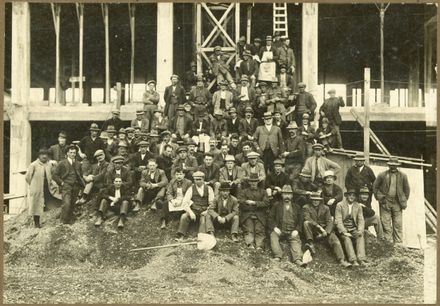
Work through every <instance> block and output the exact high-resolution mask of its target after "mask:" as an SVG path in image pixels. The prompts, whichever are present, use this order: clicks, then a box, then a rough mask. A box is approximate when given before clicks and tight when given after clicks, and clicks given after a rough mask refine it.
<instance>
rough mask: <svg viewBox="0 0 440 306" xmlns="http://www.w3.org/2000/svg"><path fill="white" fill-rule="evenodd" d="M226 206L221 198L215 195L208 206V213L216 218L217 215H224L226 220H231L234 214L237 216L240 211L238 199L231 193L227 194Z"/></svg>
mask: <svg viewBox="0 0 440 306" xmlns="http://www.w3.org/2000/svg"><path fill="white" fill-rule="evenodd" d="M226 201H227V202H226V207H224V206H223V199H222V198H221V197H216V198H215V199H214V201H213V202H212V204H211V205H210V206H209V208H208V214H209V215H210V216H211V217H212V218H213V219H216V218H217V217H219V216H220V217H225V218H226V220H227V221H231V220H232V218H234V216H238V215H239V213H240V211H239V209H238V200H237V198H235V197H234V196H232V195H229V197H228V199H227V200H226Z"/></svg>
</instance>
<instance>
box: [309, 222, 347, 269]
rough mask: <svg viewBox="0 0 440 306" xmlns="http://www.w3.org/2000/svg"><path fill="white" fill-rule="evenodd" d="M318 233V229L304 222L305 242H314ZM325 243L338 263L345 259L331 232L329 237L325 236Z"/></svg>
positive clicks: (339, 243)
mask: <svg viewBox="0 0 440 306" xmlns="http://www.w3.org/2000/svg"><path fill="white" fill-rule="evenodd" d="M320 233H321V231H319V230H318V228H317V227H316V226H314V225H313V224H312V223H311V222H310V221H304V236H305V237H306V241H314V240H315V237H316V236H317V235H318V234H320ZM327 242H328V244H329V246H330V248H331V249H332V251H333V253H334V254H335V257H336V259H337V260H338V261H341V260H343V259H344V258H345V256H344V250H343V249H342V245H341V242H340V241H339V239H338V237H337V236H336V234H335V233H334V232H331V233H330V234H329V235H327Z"/></svg>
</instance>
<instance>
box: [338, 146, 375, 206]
mask: <svg viewBox="0 0 440 306" xmlns="http://www.w3.org/2000/svg"><path fill="white" fill-rule="evenodd" d="M353 161H354V165H353V166H351V167H350V168H349V169H348V171H347V174H346V176H345V188H346V189H347V190H348V189H354V190H356V191H359V190H360V189H361V188H362V187H363V186H367V187H368V189H369V190H370V197H369V200H368V203H369V206H371V197H372V194H373V183H374V181H375V180H376V175H375V174H374V172H373V169H371V168H370V167H369V166H367V165H365V156H364V154H363V153H361V152H358V153H356V155H355V156H353Z"/></svg>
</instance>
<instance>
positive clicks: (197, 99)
mask: <svg viewBox="0 0 440 306" xmlns="http://www.w3.org/2000/svg"><path fill="white" fill-rule="evenodd" d="M196 80H197V83H196V86H194V87H192V88H191V91H190V92H189V98H188V102H189V104H191V106H192V107H193V109H194V116H195V117H197V116H199V115H205V113H206V107H207V106H208V105H209V104H210V103H211V100H212V94H211V92H210V91H209V89H208V88H207V87H206V86H205V78H204V77H203V75H197V77H196Z"/></svg>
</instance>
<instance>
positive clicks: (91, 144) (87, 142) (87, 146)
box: [79, 136, 108, 160]
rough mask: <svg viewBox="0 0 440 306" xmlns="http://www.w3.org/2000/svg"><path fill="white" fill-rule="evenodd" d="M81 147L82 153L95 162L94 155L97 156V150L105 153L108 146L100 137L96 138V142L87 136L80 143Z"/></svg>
mask: <svg viewBox="0 0 440 306" xmlns="http://www.w3.org/2000/svg"><path fill="white" fill-rule="evenodd" d="M79 147H80V149H81V152H83V153H84V154H85V155H87V158H88V159H89V160H93V159H94V157H93V155H94V154H95V152H96V151H97V150H103V151H105V150H106V148H107V145H106V144H105V143H104V140H102V138H100V137H99V136H98V137H96V139H95V141H93V140H92V137H90V136H86V137H84V138H83V139H81V141H80V142H79ZM107 158H108V156H107Z"/></svg>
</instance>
